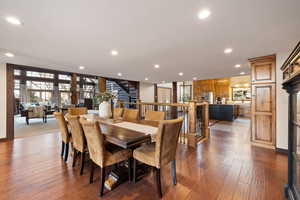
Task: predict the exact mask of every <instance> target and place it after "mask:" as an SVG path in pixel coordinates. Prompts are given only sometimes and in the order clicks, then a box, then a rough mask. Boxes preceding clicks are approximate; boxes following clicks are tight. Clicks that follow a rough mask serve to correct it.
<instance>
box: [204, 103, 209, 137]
mask: <svg viewBox="0 0 300 200" xmlns="http://www.w3.org/2000/svg"><path fill="white" fill-rule="evenodd" d="M203 107H204V112H203V133H204V137H205V138H206V139H207V138H209V136H210V130H209V104H208V102H205V103H204V105H203Z"/></svg>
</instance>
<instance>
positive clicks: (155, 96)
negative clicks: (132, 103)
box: [154, 83, 158, 111]
mask: <svg viewBox="0 0 300 200" xmlns="http://www.w3.org/2000/svg"><path fill="white" fill-rule="evenodd" d="M154 102H155V103H157V102H158V96H157V84H156V83H155V84H154ZM154 110H155V111H157V110H158V106H157V105H155V106H154Z"/></svg>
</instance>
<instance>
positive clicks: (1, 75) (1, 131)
mask: <svg viewBox="0 0 300 200" xmlns="http://www.w3.org/2000/svg"><path fill="white" fill-rule="evenodd" d="M6 93H7V92H6V64H5V63H0V94H1V95H0V110H1V112H0V139H1V138H6Z"/></svg>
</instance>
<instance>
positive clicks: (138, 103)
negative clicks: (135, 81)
mask: <svg viewBox="0 0 300 200" xmlns="http://www.w3.org/2000/svg"><path fill="white" fill-rule="evenodd" d="M141 103H142V101H141V100H140V99H137V100H136V109H138V110H139V119H142V104H141Z"/></svg>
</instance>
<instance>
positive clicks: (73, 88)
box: [71, 73, 78, 104]
mask: <svg viewBox="0 0 300 200" xmlns="http://www.w3.org/2000/svg"><path fill="white" fill-rule="evenodd" d="M71 103H72V104H77V103H78V96H77V74H75V73H73V74H72V77H71Z"/></svg>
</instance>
